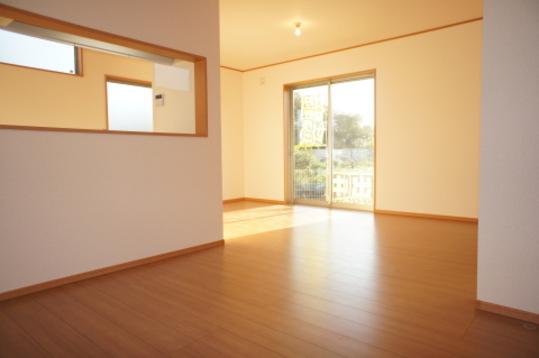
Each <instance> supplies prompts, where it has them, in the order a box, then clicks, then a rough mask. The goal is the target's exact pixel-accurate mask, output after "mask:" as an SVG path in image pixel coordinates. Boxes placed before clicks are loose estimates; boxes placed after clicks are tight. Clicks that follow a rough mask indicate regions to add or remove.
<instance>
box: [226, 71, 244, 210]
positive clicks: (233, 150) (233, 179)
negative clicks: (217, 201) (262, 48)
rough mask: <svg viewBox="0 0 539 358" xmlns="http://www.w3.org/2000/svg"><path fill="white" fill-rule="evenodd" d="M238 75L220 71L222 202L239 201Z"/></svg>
mask: <svg viewBox="0 0 539 358" xmlns="http://www.w3.org/2000/svg"><path fill="white" fill-rule="evenodd" d="M242 91H243V88H242V74H241V73H240V72H237V71H231V70H227V69H224V68H223V69H221V123H222V124H221V125H222V143H223V148H222V161H223V199H224V200H226V199H237V198H243V197H244V196H245V195H244V190H243V177H244V172H243V157H244V147H243V140H244V137H243V101H242V97H243V92H242Z"/></svg>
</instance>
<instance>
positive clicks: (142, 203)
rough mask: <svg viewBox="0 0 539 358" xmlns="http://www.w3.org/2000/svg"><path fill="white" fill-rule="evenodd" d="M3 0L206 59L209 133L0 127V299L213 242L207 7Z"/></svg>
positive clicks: (217, 136)
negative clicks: (193, 135)
mask: <svg viewBox="0 0 539 358" xmlns="http://www.w3.org/2000/svg"><path fill="white" fill-rule="evenodd" d="M2 2H3V3H6V4H7V5H11V6H16V7H20V8H23V9H26V10H29V11H33V12H37V13H41V14H43V15H46V16H51V17H56V18H59V19H62V20H65V21H69V22H74V23H77V24H80V25H84V26H89V27H93V28H96V29H99V30H103V31H107V32H112V33H116V34H118V35H121V36H126V37H130V38H134V39H139V40H142V41H145V42H149V43H155V44H158V45H162V46H166V47H170V48H174V49H178V50H183V51H187V52H190V53H195V54H198V55H202V56H205V57H207V59H208V125H209V136H208V137H207V138H185V137H164V136H148V135H127V134H126V135H123V134H108V135H107V134H93V133H66V132H43V131H24V130H7V129H0V292H3V291H8V290H12V289H15V288H19V287H23V286H27V285H31V284H35V283H40V282H43V281H47V280H52V279H56V278H60V277H64V276H68V275H73V274H77V273H80V272H85V271H89V270H93V269H97V268H100V267H104V266H110V265H115V264H119V263H123V262H126V261H130V260H135V259H140V258H143V257H147V256H151V255H157V254H160V253H165V252H169V251H173V250H178V249H182V248H186V247H190V246H193V245H199V244H203V243H207V242H210V241H215V240H220V239H222V237H223V235H222V203H221V200H222V199H221V155H220V151H221V149H220V148H221V132H220V120H219V109H220V106H219V13H218V2H217V0H199V1H191V0H175V1H164V0H157V1H151V2H150V1H146V2H140V1H139V2H133V1H130V0H115V1H108V0H92V1H88V0H84V1H83V0H69V1H68V0H39V1H37V0H3V1H2ZM141 24H144V26H142V25H141Z"/></svg>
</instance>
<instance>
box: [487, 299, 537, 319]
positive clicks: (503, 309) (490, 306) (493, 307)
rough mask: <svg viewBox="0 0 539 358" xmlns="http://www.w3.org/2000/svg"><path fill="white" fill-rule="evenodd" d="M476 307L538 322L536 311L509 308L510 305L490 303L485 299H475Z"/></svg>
mask: <svg viewBox="0 0 539 358" xmlns="http://www.w3.org/2000/svg"><path fill="white" fill-rule="evenodd" d="M477 309H479V310H481V311H487V312H491V313H496V314H499V315H502V316H507V317H511V318H516V319H519V320H521V321H527V322H532V323H535V324H539V314H538V313H533V312H528V311H523V310H519V309H517V308H511V307H507V306H502V305H498V304H495V303H490V302H486V301H481V300H477Z"/></svg>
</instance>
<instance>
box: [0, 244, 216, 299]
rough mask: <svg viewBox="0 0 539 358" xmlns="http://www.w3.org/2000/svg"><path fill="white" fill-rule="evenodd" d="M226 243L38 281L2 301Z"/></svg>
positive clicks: (5, 294)
mask: <svg viewBox="0 0 539 358" xmlns="http://www.w3.org/2000/svg"><path fill="white" fill-rule="evenodd" d="M224 244H225V241H224V240H217V241H213V242H209V243H206V244H202V245H197V246H192V247H188V248H185V249H180V250H176V251H171V252H167V253H164V254H159V255H154V256H149V257H145V258H142V259H137V260H133V261H128V262H124V263H121V264H117V265H112V266H108V267H103V268H100V269H96V270H92V271H87V272H83V273H79V274H75V275H71V276H67V277H63V278H59V279H55V280H51V281H46V282H42V283H38V284H35V285H31V286H26V287H21V288H17V289H15V290H11V291H6V292H2V293H0V301H4V300H8V299H11V298H15V297H20V296H24V295H28V294H31V293H35V292H39V291H44V290H48V289H50V288H54V287H58V286H63V285H67V284H69V283H73V282H78V281H82V280H87V279H89V278H93V277H97V276H102V275H107V274H110V273H113V272H117V271H122V270H126V269H129V268H133V267H137V266H142V265H147V264H150V263H153V262H158V261H162V260H166V259H171V258H174V257H178V256H183V255H188V254H191V253H194V252H197V251H202V250H207V249H211V248H213V247H217V246H223V245H224Z"/></svg>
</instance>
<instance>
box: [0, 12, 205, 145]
mask: <svg viewBox="0 0 539 358" xmlns="http://www.w3.org/2000/svg"><path fill="white" fill-rule="evenodd" d="M0 16H1V17H6V18H10V19H13V20H15V21H18V22H21V23H24V24H28V25H32V26H38V27H43V28H46V29H50V30H54V31H60V32H65V33H68V34H72V35H76V36H81V37H86V38H90V39H94V40H99V41H103V42H109V43H112V44H116V45H120V46H124V47H129V48H132V49H136V50H140V51H144V52H148V53H153V54H156V55H160V56H166V57H171V58H174V59H180V60H185V61H190V62H193V63H194V65H195V74H194V77H195V78H194V83H195V128H196V130H195V133H194V134H192V133H166V134H165V133H155V132H126V133H129V134H137V133H138V134H141V133H142V134H145V135H155V134H157V135H174V136H187V137H207V136H208V108H207V106H208V99H207V92H208V91H207V60H206V58H205V57H204V56H199V55H195V54H191V53H188V52H184V51H179V50H174V49H171V48H168V47H164V46H159V45H154V44H150V43H147V42H144V41H140V40H135V39H132V38H128V37H124V36H120V35H115V34H112V33H108V32H104V31H100V30H96V29H92V28H89V27H84V26H80V25H76V24H73V23H69V22H66V21H62V20H58V19H54V18H51V17H47V16H43V15H39V14H36V13H33V12H29V11H26V10H21V9H17V8H14V7H11V6H7V5H3V4H0ZM81 60H82V58H81ZM25 68H26V67H25ZM54 73H57V72H54ZM68 75H71V74H68ZM22 127H24V126H9V129H23V128H22ZM2 128H6V127H5V126H0V129H2ZM36 128H44V127H31V129H34V130H36ZM46 128H47V130H57V131H66V130H65V129H66V128H62V129H60V130H58V129H56V128H53V127H46ZM69 131H71V130H69ZM74 131H84V132H88V130H79V129H74ZM91 132H92V133H100V134H102V133H104V132H103V131H101V130H98V131H95V130H92V131H91ZM115 132H116V133H118V132H120V131H115ZM122 133H124V132H122Z"/></svg>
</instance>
